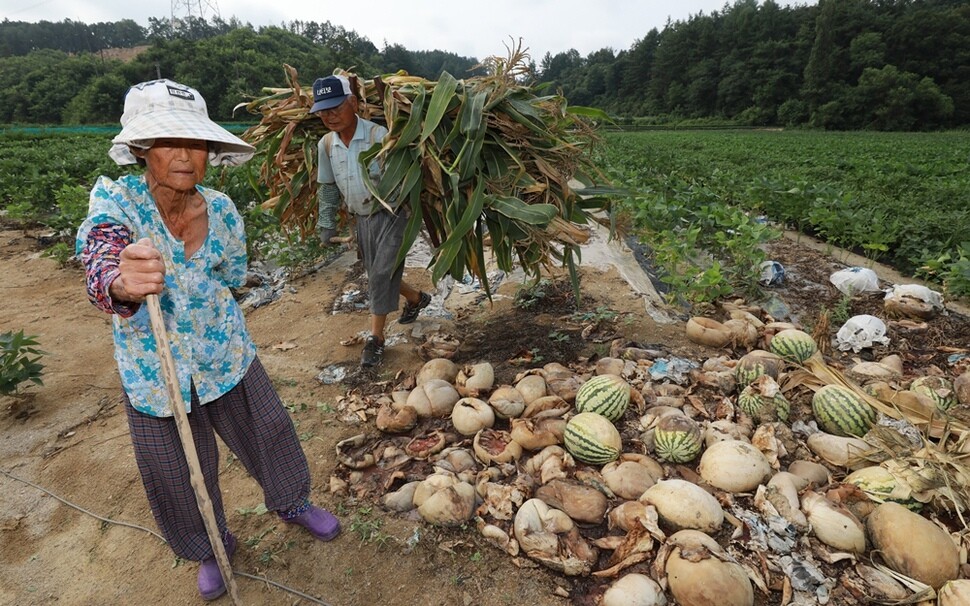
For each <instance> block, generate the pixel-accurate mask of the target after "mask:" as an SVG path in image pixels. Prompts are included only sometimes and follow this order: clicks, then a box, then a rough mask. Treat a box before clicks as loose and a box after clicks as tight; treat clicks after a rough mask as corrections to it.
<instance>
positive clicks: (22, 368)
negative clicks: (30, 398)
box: [0, 330, 47, 395]
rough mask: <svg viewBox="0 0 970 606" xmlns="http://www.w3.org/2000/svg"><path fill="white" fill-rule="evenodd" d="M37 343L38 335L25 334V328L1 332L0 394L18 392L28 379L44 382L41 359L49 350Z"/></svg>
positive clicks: (34, 381) (36, 383)
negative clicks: (40, 347)
mask: <svg viewBox="0 0 970 606" xmlns="http://www.w3.org/2000/svg"><path fill="white" fill-rule="evenodd" d="M37 345H39V343H38V342H37V340H36V337H35V336H26V335H24V331H23V330H21V331H18V332H5V333H3V334H0V394H2V395H9V394H15V393H18V392H19V388H20V384H21V383H24V382H28V381H29V382H31V383H34V384H35V385H43V384H44V382H43V381H42V380H41V375H43V374H44V365H43V364H41V363H40V359H41V358H42V357H43V356H44V355H46V354H47V352H46V351H43V350H40V349H38V348H37Z"/></svg>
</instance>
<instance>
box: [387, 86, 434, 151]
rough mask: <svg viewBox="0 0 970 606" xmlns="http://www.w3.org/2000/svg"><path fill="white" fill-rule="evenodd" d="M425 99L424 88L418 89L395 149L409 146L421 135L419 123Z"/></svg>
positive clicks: (422, 114)
mask: <svg viewBox="0 0 970 606" xmlns="http://www.w3.org/2000/svg"><path fill="white" fill-rule="evenodd" d="M426 97H427V93H426V92H425V90H424V87H423V86H421V87H418V92H417V93H416V94H415V95H414V99H413V100H412V101H411V113H410V115H409V116H408V121H407V123H406V124H405V125H404V128H403V129H402V130H401V135H400V136H399V137H398V140H397V143H396V144H395V148H398V147H402V146H405V145H411V143H413V142H414V140H415V139H417V138H418V135H419V134H420V133H421V122H422V121H423V120H424V100H425V98H426Z"/></svg>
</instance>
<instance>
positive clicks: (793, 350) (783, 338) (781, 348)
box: [768, 328, 818, 364]
mask: <svg viewBox="0 0 970 606" xmlns="http://www.w3.org/2000/svg"><path fill="white" fill-rule="evenodd" d="M768 349H770V350H771V353H773V354H777V355H779V356H781V357H782V358H784V359H785V360H787V361H789V362H794V363H796V364H801V363H802V362H804V361H805V360H807V359H809V358H811V357H812V355H813V354H814V353H815V352H817V351H818V345H816V344H815V339H813V338H812V335H810V334H808V333H807V332H805V331H804V330H798V329H797V328H786V329H785V330H783V331H781V332H779V333H778V334H776V335H775V336H773V337H771V342H770V343H769V344H768Z"/></svg>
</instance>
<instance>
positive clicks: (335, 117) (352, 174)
mask: <svg viewBox="0 0 970 606" xmlns="http://www.w3.org/2000/svg"><path fill="white" fill-rule="evenodd" d="M357 109H358V100H357V97H356V95H354V94H353V93H352V92H351V90H350V82H349V80H348V79H347V78H346V77H344V76H327V77H326V78H317V80H316V81H315V82H314V83H313V107H311V108H310V113H313V114H316V115H317V116H319V117H320V119H321V120H322V121H323V124H324V126H326V127H327V129H329V130H330V132H329V133H327V134H326V135H324V136H323V137H322V138H321V139H320V142H319V144H318V145H317V156H318V163H317V166H318V168H317V183H318V184H319V188H318V190H317V201H318V203H319V216H318V219H317V234H318V235H319V237H320V239H321V240H322V241H323V242H324V244H326V243H328V242H330V238H332V237H333V236H334V235H335V234H336V228H337V223H336V215H337V208H338V206H339V205H340V201H341V199H342V200H343V202H344V203H345V204H346V205H347V210H348V212H349V213H350V214H352V215H354V217H355V219H356V228H355V229H356V234H355V235H356V239H357V247H358V250H359V251H360V256H361V258H362V259H363V261H364V269H365V270H366V271H367V283H368V290H369V293H368V294H369V296H370V312H371V316H370V332H371V334H370V336H369V337H367V339H366V341H365V342H364V350H363V352H361V355H360V364H361V366H364V367H373V366H377V365H378V364H380V362H381V358H382V357H383V356H384V326H385V324H386V322H387V314H388V313H390V312H392V311H396V310H397V309H398V305H399V303H400V299H399V297H400V296H403V297H404V298H405V300H406V303H405V305H404V311H403V312H401V317H400V319H399V320H398V322H400V323H401V324H410V323H411V322H414V321H415V320H416V319H417V317H418V313H419V312H420V311H421V310H422V309H424V308H425V307H427V306H428V304H430V303H431V295H430V294H428V293H426V292H421V291H420V290H418V289H416V288H414V287H413V286H411V285H409V284H408V283H406V282H404V281H403V280H402V279H401V278H402V276H403V275H404V264H403V263H398V262H397V256H398V251H399V250H400V248H401V244H402V243H403V241H404V230H405V228H406V227H407V223H408V214H407V209H406V207H402V206H400V205H396V203H395V202H394V201H390V203H391V204H392V205H395V206H393V207H392V208H388V207H387V206H385V205H384V204H381V202H380V201H378V200H375V199H374V198H373V197H372V196H371V194H370V191H369V190H368V189H367V186H366V184H365V183H364V179H365V178H367V179H371V181H372V182H373V183H374V184H377V183H378V182H379V181H380V176H381V173H380V171H381V169H380V166H379V165H378V163H377V161H376V160H375V161H374V162H372V163H371V164H370V166H369V167H368V169H367V174H366V175H365V174H363V172H362V169H361V166H360V163H359V162H358V156H360V154H361V153H363V152H365V151H366V150H367V149H368V148H370V147H371V146H372V145H373V144H374V143H375V142H377V141H380V140H382V139H383V138H384V136H385V135H386V134H387V129H386V128H384V127H383V126H380V125H379V124H375V123H374V122H371V121H370V120H365V119H364V118H361V117H360V116H358V115H357Z"/></svg>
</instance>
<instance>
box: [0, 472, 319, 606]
mask: <svg viewBox="0 0 970 606" xmlns="http://www.w3.org/2000/svg"><path fill="white" fill-rule="evenodd" d="M0 473H2V474H3V475H5V476H7V477H8V478H10V479H11V480H16V481H18V482H21V483H23V484H26V485H27V486H30V487H31V488H36V489H37V490H39V491H41V492H43V493H45V494H47V495H48V496H51V497H54V498H55V499H57V500H58V501H60V502H61V503H64V504H65V505H67V506H68V507H71V508H73V509H76V510H78V511H80V512H81V513H85V514H87V515H89V516H91V517H92V518H95V519H97V520H100V521H102V522H105V523H107V524H117V525H118V526H125V527H127V528H134V529H135V530H141V531H143V532H147V533H148V534H150V535H152V536H154V537H157V538H158V540H159V541H161V542H162V543H165V544H166V545H167V544H168V541H166V540H165V539H164V538H163V537H162V535H160V534H158V533H157V532H155V531H154V530H151V529H148V528H145V527H144V526H138V525H137V524H130V523H128V522H119V521H118V520H111V519H108V518H104V517H102V516H99V515H98V514H96V513H94V512H92V511H88V510H87V509H84V508H83V507H81V506H80V505H75V504H74V503H71V502H70V501H68V500H67V499H64V498H61V497H59V496H57V495H56V494H54V493H53V492H51V491H49V490H47V489H46V488H44V487H43V486H38V485H37V484H34V483H33V482H31V481H29V480H24V479H23V478H18V477H17V476H15V475H13V474H12V473H10V472H9V471H7V470H6V469H0ZM232 573H233V574H234V575H236V576H240V577H245V578H247V579H252V580H254V581H259V582H261V583H267V584H269V585H272V586H273V587H276V588H277V589H282V590H283V591H285V592H287V593H291V594H293V595H295V596H297V597H300V598H302V599H304V600H309V601H310V602H313V603H314V604H320V605H321V606H330V604H328V603H327V602H324V601H323V600H318V599H317V598H315V597H313V596H310V595H307V594H305V593H303V592H301V591H298V590H296V589H293V588H292V587H288V586H286V585H283V584H281V583H277V582H276V581H271V580H269V579H267V578H266V577H261V576H258V575H254V574H248V573H245V572H239V571H238V570H233V571H232Z"/></svg>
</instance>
